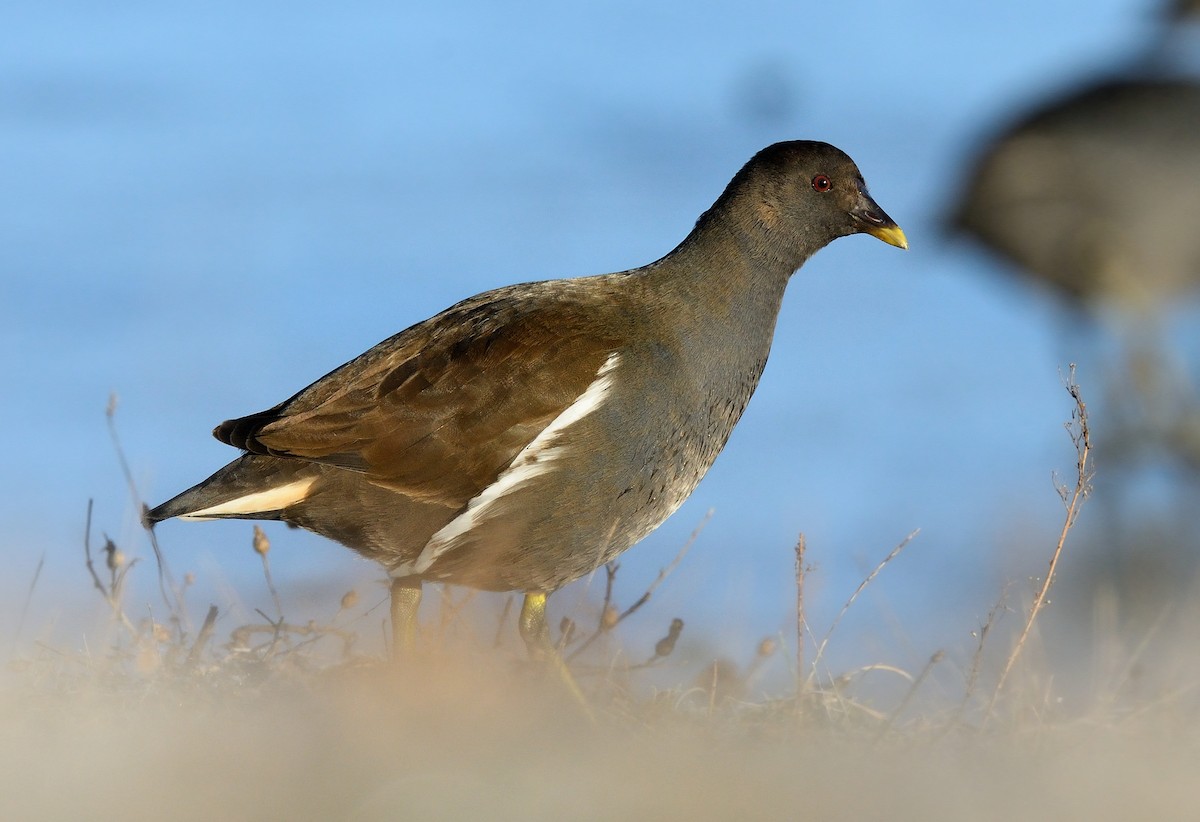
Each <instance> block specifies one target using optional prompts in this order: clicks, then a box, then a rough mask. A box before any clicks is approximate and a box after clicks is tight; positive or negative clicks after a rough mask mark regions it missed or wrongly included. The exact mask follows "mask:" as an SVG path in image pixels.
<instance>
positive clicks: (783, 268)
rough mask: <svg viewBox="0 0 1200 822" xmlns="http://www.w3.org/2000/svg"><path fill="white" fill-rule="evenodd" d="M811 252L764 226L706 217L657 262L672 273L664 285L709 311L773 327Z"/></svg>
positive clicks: (715, 314)
mask: <svg viewBox="0 0 1200 822" xmlns="http://www.w3.org/2000/svg"><path fill="white" fill-rule="evenodd" d="M705 216H706V217H707V216H708V215H705ZM811 253H812V252H811V251H808V250H807V249H805V250H803V251H797V250H796V247H795V246H794V245H788V244H784V243H781V242H778V239H777V238H775V237H772V236H771V235H770V233H769V232H767V231H764V230H761V229H757V228H751V229H744V228H742V227H741V226H737V225H730V224H729V223H728V222H726V221H724V220H706V219H703V218H702V219H701V220H700V222H698V223H697V224H696V228H695V229H694V230H693V231H692V233H691V234H690V235H688V238H687V239H686V240H684V241H683V242H682V243H680V245H679V246H678V247H677V248H676V249H675V250H674V251H672V252H671V253H670V254H668V255H667V256H666V257H664V258H663V259H662V260H660V261H659V262H658V263H656V264H655V266H656V267H659V266H661V267H662V268H663V269H664V270H663V273H664V274H666V275H667V276H666V277H663V282H661V283H660V284H659V285H660V287H663V288H667V289H671V290H678V291H679V292H680V295H681V296H683V297H686V302H687V303H688V304H689V305H693V306H695V307H696V308H697V309H699V310H700V311H701V312H703V314H705V315H706V316H709V317H711V318H713V319H718V318H720V317H723V316H727V317H729V319H731V320H733V321H737V322H746V323H750V324H757V322H761V321H766V322H768V323H769V324H770V325H771V326H772V327H773V326H774V322H775V315H776V313H777V312H778V310H779V305H780V303H781V302H782V300H783V293H784V290H785V289H786V287H787V284H788V280H789V279H790V278H791V276H792V273H793V272H794V271H795V270H796V269H797V268H799V267H800V266H801V264H803V263H804V261H805V260H806V259H807V258H808V257H809V256H810V255H811Z"/></svg>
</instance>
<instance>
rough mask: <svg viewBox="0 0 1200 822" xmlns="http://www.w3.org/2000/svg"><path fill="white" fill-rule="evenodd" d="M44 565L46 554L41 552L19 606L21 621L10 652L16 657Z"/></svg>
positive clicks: (18, 623)
mask: <svg viewBox="0 0 1200 822" xmlns="http://www.w3.org/2000/svg"><path fill="white" fill-rule="evenodd" d="M45 565H46V552H45V551H43V552H42V556H41V558H40V559H39V560H38V564H37V568H35V569H34V570H33V579H31V580H30V581H29V589H28V590H27V591H26V592H25V604H23V605H22V606H21V619H20V620H19V621H18V622H17V633H16V635H14V636H13V644H12V652H13V655H16V652H17V647H18V646H19V645H20V644H21V634H23V633H24V632H25V618H26V617H27V616H28V615H29V604H30V603H31V602H33V592H34V589H36V588H37V584H38V580H39V579H41V576H42V568H43V567H44V566H45Z"/></svg>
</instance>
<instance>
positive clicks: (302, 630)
mask: <svg viewBox="0 0 1200 822" xmlns="http://www.w3.org/2000/svg"><path fill="white" fill-rule="evenodd" d="M1067 387H1068V391H1069V392H1070V394H1071V396H1072V398H1073V401H1074V405H1075V407H1074V412H1073V417H1072V424H1071V426H1070V431H1071V438H1072V442H1073V443H1074V446H1075V449H1076V457H1077V459H1076V469H1077V470H1076V476H1075V477H1074V481H1073V482H1071V483H1068V484H1067V485H1066V486H1065V487H1064V488H1063V489H1062V495H1063V500H1064V505H1065V510H1066V515H1065V521H1064V525H1063V528H1062V530H1061V533H1060V535H1059V538H1058V541H1057V543H1056V544H1052V545H1050V546H1049V551H1050V553H1051V559H1050V561H1049V567H1048V570H1047V574H1046V576H1045V577H1044V578H1043V579H1041V580H1040V581H1038V582H1037V584H1036V586H1035V588H1034V590H1033V591H1032V597H1031V599H1030V601H1029V602H1028V603H1027V604H1025V603H1017V604H1014V605H1008V604H1007V603H1006V600H1007V599H1008V598H1007V597H1004V598H1002V599H1001V601H1000V602H998V603H997V604H996V605H995V606H994V607H993V608H992V609H991V612H990V613H989V614H988V616H987V617H986V619H985V620H984V622H983V624H982V625H981V626H980V629H979V631H978V632H977V634H976V640H977V641H976V642H975V643H974V645H973V646H972V647H969V648H966V649H962V650H961V652H960V651H959V650H958V649H949V650H940V649H939V650H937V651H935V652H933V653H932V654H931V655H930V656H929V657H928V660H927V662H925V663H924V664H923V665H922V666H921V667H920V670H917V671H916V672H915V673H912V672H909V671H905V670H902V669H900V668H898V667H896V666H893V665H886V664H882V663H874V664H869V665H862V666H861V667H859V668H858V669H855V670H850V671H842V672H836V673H835V672H834V671H831V670H829V669H828V664H827V662H826V659H827V658H828V654H827V649H828V648H829V647H830V645H831V643H832V642H836V640H837V634H836V629H837V627H838V625H839V623H840V621H841V619H842V616H843V615H844V614H845V613H846V612H847V611H848V610H849V609H850V608H851V607H852V606H853V605H854V603H855V601H856V599H857V598H858V597H859V595H860V594H861V593H862V592H863V590H864V589H865V588H866V587H867V586H868V585H870V584H872V583H873V582H874V581H875V580H876V579H877V577H879V576H880V575H881V574H883V573H884V572H885V571H886V570H887V568H888V566H889V565H890V564H891V563H893V562H895V561H897V559H898V557H899V555H900V554H901V552H902V550H903V549H904V547H905V546H906V545H908V544H909V542H910V541H911V540H912V539H913V538H914V537H915V536H916V535H915V533H914V534H911V535H909V536H908V537H907V538H905V539H904V540H903V541H902V542H900V543H899V545H898V546H897V547H895V548H894V549H892V550H891V551H890V552H889V553H887V554H886V555H885V556H884V558H883V559H882V560H881V561H880V562H879V563H878V564H877V565H876V566H875V568H874V569H873V570H872V571H871V572H870V573H869V574H868V575H867V576H866V578H865V579H864V580H863V582H862V584H861V585H859V586H858V588H857V589H856V590H854V591H853V592H852V593H851V594H850V596H849V598H848V600H847V602H846V604H845V606H844V607H843V608H842V610H841V611H840V612H839V614H838V615H837V616H836V617H835V619H834V620H832V622H831V624H830V625H829V626H828V627H827V628H826V629H825V630H824V632H823V633H820V634H818V636H820V639H819V641H818V640H817V639H816V637H815V636H814V632H813V629H812V626H811V625H810V624H809V622H808V618H807V615H806V613H805V599H804V588H805V581H806V579H807V577H808V576H809V575H810V574H811V573H812V572H811V569H810V568H809V567H808V566H807V565H806V564H805V552H806V550H809V546H807V545H806V540H805V539H804V538H803V537H801V538H800V540H799V542H798V544H797V546H796V593H797V609H796V633H797V635H796V638H795V644H794V646H791V647H788V644H787V643H784V642H783V641H782V637H780V638H767V639H765V640H763V641H762V642H760V643H759V644H758V646H757V647H756V648H755V649H754V652H753V654H752V655H751V656H750V661H749V662H748V663H747V664H745V665H744V666H741V667H738V666H736V665H734V664H732V663H730V662H728V661H724V660H722V659H720V658H718V659H716V660H714V659H713V658H712V656H711V655H709V656H707V657H704V656H703V655H702V654H701V653H700V652H697V650H696V648H698V647H699V646H698V645H695V644H693V645H691V646H690V650H689V649H685V646H686V645H687V642H688V639H687V631H686V629H685V626H684V623H683V620H682V619H681V618H675V619H673V620H672V621H671V622H670V623H669V624H668V625H664V626H661V627H659V628H652V629H650V630H651V634H650V635H648V636H647V635H641V636H638V635H630V634H628V633H627V632H625V631H617V630H616V629H617V628H618V627H619V626H621V625H622V624H625V621H626V620H627V619H628V617H630V616H631V615H632V614H634V613H635V612H637V611H638V609H640V608H641V607H642V606H643V605H644V604H645V603H646V602H647V601H648V600H649V599H650V598H651V597H652V596H653V594H654V592H655V591H656V590H657V588H658V586H660V585H661V584H663V582H664V580H665V579H667V578H668V576H669V574H670V571H671V569H672V568H673V567H674V566H675V565H676V564H678V563H679V562H680V561H682V559H683V557H684V555H685V554H686V551H687V547H688V545H690V544H691V541H692V540H694V539H695V538H696V536H697V535H698V531H697V534H693V537H692V540H689V541H688V544H687V545H685V546H684V547H683V548H682V549H681V551H680V553H679V555H678V556H677V557H676V558H675V560H674V561H673V562H672V563H671V564H670V565H669V566H668V567H667V568H664V569H663V572H662V573H661V574H659V575H658V577H657V578H655V579H654V580H652V581H651V582H650V584H649V585H646V586H644V588H634V589H633V592H632V595H627V593H628V592H624V591H622V590H621V588H622V586H623V584H624V582H625V581H624V580H623V579H622V578H621V577H620V575H619V567H618V566H617V565H615V564H613V565H610V566H609V567H607V568H606V569H605V572H604V574H605V576H604V581H605V588H604V593H603V597H602V599H600V601H598V602H595V603H592V604H591V605H590V606H588V607H584V608H582V609H581V613H580V615H578V616H576V617H574V618H570V619H564V620H563V621H562V623H561V624H560V626H559V628H560V630H559V637H558V639H559V641H560V646H561V648H562V651H563V655H564V657H565V658H567V659H568V660H570V664H571V668H572V670H573V671H574V673H575V676H576V678H577V679H578V680H579V682H580V684H581V686H582V687H583V690H584V692H585V694H586V698H587V700H588V704H589V708H590V710H589V711H588V712H585V711H584V710H582V709H581V707H580V706H579V705H578V704H577V703H576V702H575V701H574V700H573V698H572V697H571V696H570V694H568V693H567V691H566V689H564V688H563V687H562V685H561V683H560V682H559V681H558V680H557V679H555V678H554V677H553V676H546V675H545V671H544V670H543V669H542V668H540V667H537V666H534V665H531V664H529V663H526V662H524V661H523V659H522V657H521V655H520V654H519V653H518V651H517V648H516V647H515V646H516V644H517V643H516V642H515V641H514V638H515V630H514V626H513V620H514V618H515V617H514V614H513V609H512V607H511V603H512V600H511V598H509V599H507V600H504V601H503V605H502V607H500V608H499V611H500V613H499V615H498V616H499V620H498V621H499V622H500V623H501V624H500V625H499V626H497V610H496V609H493V608H492V607H491V603H481V602H480V601H479V598H478V597H476V596H475V595H474V594H472V593H471V592H467V591H461V590H449V589H448V590H445V591H444V592H443V596H442V597H441V600H440V602H438V603H437V605H436V607H435V608H434V609H433V610H436V612H437V613H436V614H434V615H433V618H432V619H429V618H428V617H429V616H430V614H429V611H428V610H427V611H426V613H425V616H426V619H425V626H424V632H423V635H422V642H421V644H420V646H419V648H418V651H417V653H416V656H415V657H414V658H413V659H411V660H408V661H407V664H405V665H403V666H396V665H391V664H388V663H387V662H386V661H385V660H384V659H383V657H382V650H381V649H382V648H384V647H386V643H385V642H383V637H380V636H370V637H369V639H370V640H371V641H367V639H368V638H367V637H364V632H366V633H367V634H372V633H373V631H374V628H373V626H375V625H376V624H378V615H377V614H376V615H374V616H372V615H371V613H372V612H371V608H372V607H373V606H372V603H370V602H364V600H368V599H370V597H360V596H359V595H358V594H357V593H356V592H347V593H346V594H345V595H344V596H343V597H342V599H341V603H340V606H339V608H338V610H337V613H336V614H335V615H333V616H332V617H331V618H326V619H320V620H311V621H308V620H295V619H294V617H293V619H292V620H289V619H285V616H284V608H283V606H282V604H281V601H280V597H279V595H278V592H277V591H276V590H275V586H274V583H273V580H272V579H271V576H270V565H269V562H268V557H269V553H270V543H269V542H268V541H267V539H266V537H265V535H262V534H261V532H259V531H257V530H255V531H253V532H252V536H251V537H250V539H249V542H250V543H251V545H252V547H253V550H255V551H256V552H257V553H258V555H259V556H260V557H261V559H262V564H263V572H264V578H265V581H266V584H267V586H268V589H269V591H270V593H271V596H272V602H273V604H274V607H275V614H274V615H273V616H269V615H267V614H265V613H262V612H259V617H261V621H255V622H248V623H245V624H240V625H230V624H228V615H225V614H219V613H218V611H217V609H216V607H215V606H214V607H211V608H209V609H208V610H207V612H206V614H205V617H204V619H203V620H202V621H200V624H199V626H198V627H195V626H194V625H193V624H192V618H191V617H190V616H189V614H188V611H187V607H186V602H187V593H188V590H189V588H190V586H191V584H192V582H193V580H192V578H191V577H190V576H187V577H184V578H183V580H182V581H181V582H179V583H176V582H175V581H174V580H173V579H172V576H171V574H170V573H169V571H168V570H167V569H165V566H160V569H159V580H160V586H159V592H158V593H159V596H160V598H161V608H162V609H163V610H162V614H163V616H161V617H158V618H156V617H154V616H153V614H152V613H150V611H149V610H147V611H146V613H147V614H148V615H147V616H145V617H142V618H135V617H133V616H131V612H130V610H129V607H128V604H127V601H126V600H127V598H128V593H127V588H128V585H127V583H128V580H129V578H130V575H131V573H134V563H133V562H131V561H127V560H126V559H125V558H124V555H123V552H122V551H121V550H120V548H119V547H118V546H116V545H115V544H114V543H113V542H112V541H111V540H109V539H107V538H104V544H103V547H102V548H101V549H99V553H97V552H96V551H94V550H93V544H94V543H93V533H92V531H93V528H92V524H91V521H90V520H91V516H90V511H89V524H88V529H87V533H86V535H85V537H84V554H85V563H86V566H87V568H88V570H89V572H90V574H91V580H92V583H93V585H94V587H95V588H96V589H97V591H98V592H99V594H100V596H101V597H102V599H103V601H104V603H105V608H106V610H107V612H108V613H109V614H110V615H111V619H110V625H109V628H108V637H107V639H105V640H104V642H103V644H102V645H99V646H94V647H91V648H89V647H84V648H82V649H72V650H66V649H63V648H59V647H52V646H48V645H44V644H35V645H33V646H32V647H31V648H30V649H27V650H25V651H24V652H22V653H21V654H17V655H14V657H13V659H12V660H11V661H10V664H9V666H8V673H7V676H6V678H5V680H4V683H3V687H2V689H0V715H2V716H3V720H4V727H5V734H4V736H3V742H2V743H0V814H2V815H3V817H4V818H10V819H17V818H22V819H25V818H29V819H33V818H37V819H74V818H80V817H84V816H86V817H88V818H100V819H109V818H112V819H116V818H120V819H142V818H146V819H150V818H153V819H160V818H179V819H191V818H196V819H200V818H204V819H211V818H232V819H282V818H287V819H292V818H297V819H393V818H404V819H409V818H412V819H424V818H447V819H518V818H519V819H522V820H529V819H530V818H546V819H562V818H570V819H593V818H594V819H610V818H626V817H632V816H637V817H646V818H667V819H674V818H679V819H683V818H686V819H689V820H694V819H730V818H745V817H750V818H761V819H777V818H797V817H801V818H836V819H855V818H888V819H896V818H898V819H909V818H911V819H921V820H939V819H947V820H961V819H968V818H969V819H980V820H989V819H1011V818H1014V817H1020V818H1026V819H1051V818H1056V819H1057V818H1089V819H1096V820H1102V819H1122V820H1124V819H1130V818H1164V819H1183V818H1195V817H1196V816H1197V815H1200V795H1198V794H1197V793H1196V791H1195V790H1194V787H1193V782H1194V777H1195V774H1196V773H1197V772H1200V771H1198V768H1200V735H1198V734H1197V729H1198V727H1200V726H1198V725H1197V724H1196V722H1195V720H1196V715H1195V708H1196V699H1195V697H1196V683H1197V682H1198V681H1200V679H1198V678H1197V671H1196V669H1195V665H1194V664H1192V660H1190V659H1189V658H1188V657H1187V652H1189V651H1190V649H1191V646H1192V644H1193V641H1192V639H1190V637H1188V635H1187V634H1186V633H1185V632H1186V631H1187V630H1188V629H1189V628H1190V625H1191V624H1192V622H1193V620H1190V619H1188V618H1185V616H1184V615H1183V614H1182V613H1175V614H1174V616H1175V617H1176V623H1177V624H1178V626H1179V629H1178V630H1179V631H1180V633H1179V634H1178V636H1179V637H1184V638H1185V641H1182V642H1180V641H1176V642H1171V641H1170V640H1171V639H1172V631H1173V628H1172V625H1171V624H1168V619H1167V611H1166V610H1164V616H1163V618H1162V620H1160V621H1159V622H1157V623H1156V624H1155V625H1154V626H1152V629H1151V630H1150V631H1148V632H1147V633H1146V635H1145V636H1143V637H1141V638H1140V639H1139V640H1138V641H1136V642H1135V643H1133V645H1132V647H1130V648H1129V649H1128V650H1127V651H1125V652H1124V653H1123V656H1121V657H1120V659H1121V660H1122V664H1116V665H1113V666H1111V667H1112V675H1111V677H1110V678H1109V680H1108V682H1107V685H1105V687H1103V688H1100V689H1098V690H1097V692H1096V693H1097V698H1096V699H1094V700H1092V701H1091V702H1090V703H1089V704H1087V705H1086V706H1084V707H1083V708H1073V709H1066V708H1064V707H1063V704H1062V693H1063V692H1062V690H1061V689H1060V688H1059V687H1058V685H1057V683H1056V675H1057V674H1058V671H1057V670H1056V668H1055V665H1054V663H1053V660H1052V659H1049V658H1048V657H1047V655H1046V652H1045V648H1044V645H1043V642H1042V637H1041V631H1040V630H1039V628H1040V626H1041V624H1042V622H1043V621H1044V613H1045V607H1046V605H1047V604H1048V602H1049V592H1050V590H1051V586H1052V584H1053V582H1054V579H1055V574H1056V571H1057V568H1058V563H1059V559H1060V558H1061V556H1062V555H1063V552H1064V546H1065V545H1066V543H1067V538H1068V535H1069V534H1070V532H1071V530H1072V528H1073V527H1074V525H1075V523H1076V521H1077V518H1078V516H1079V511H1080V505H1081V504H1082V502H1083V500H1084V498H1085V497H1086V494H1087V490H1088V488H1089V484H1090V466H1089V459H1088V457H1089V453H1090V447H1091V446H1090V436H1089V431H1088V419H1087V409H1086V406H1085V404H1084V402H1083V399H1082V397H1081V395H1080V392H1079V389H1078V386H1076V385H1075V383H1074V380H1073V379H1071V380H1069V381H1068V386H1067ZM110 424H111V414H110ZM112 430H113V432H114V438H115V427H114V428H113V429H112ZM117 445H118V448H119V442H118V443H117ZM130 488H131V493H132V494H133V495H134V496H135V498H136V496H137V489H136V487H134V486H133V484H132V481H130ZM702 525H703V523H701V526H702ZM155 547H156V550H157V546H155ZM100 559H102V560H103V569H101V568H100V567H99V563H98V560H100ZM137 572H138V573H145V570H144V569H138V571H137ZM35 586H36V576H35V578H34V581H33V582H32V583H31V585H30V591H29V596H30V598H32V596H33V594H34V588H35ZM639 591H640V593H638V592H639ZM618 601H630V602H632V603H633V604H632V605H631V606H629V607H627V608H625V609H624V610H621V609H619V608H618V606H617V604H616V603H617V602H618ZM139 610H141V609H140V608H139ZM1009 614H1014V615H1015V616H1016V617H1018V618H1019V621H1018V625H1019V627H1018V628H1016V629H1014V630H1013V632H1012V633H1011V634H1006V633H1005V631H1006V630H1007V625H1006V616H1007V615H1009ZM581 626H590V627H581ZM1001 629H1004V630H1001ZM643 634H644V632H643ZM1151 646H1153V647H1154V648H1157V649H1160V650H1161V649H1162V648H1164V647H1167V648H1170V647H1175V648H1177V649H1178V648H1182V649H1184V650H1185V652H1184V653H1183V654H1179V655H1176V658H1174V659H1172V658H1171V656H1170V655H1169V654H1167V655H1164V654H1162V653H1156V652H1154V651H1152V650H1151ZM806 647H811V648H812V649H813V652H812V659H811V660H806V658H805V656H806V654H805V648H806ZM1173 663H1178V664H1177V665H1176V666H1175V667H1168V666H1169V664H1173ZM781 670H788V671H790V675H788V676H783V677H779V676H778V674H779V673H780V671H781ZM772 671H774V674H775V677H774V679H772V680H770V681H771V682H773V683H775V684H772V685H766V684H764V683H765V682H767V681H768V680H769V679H770V676H771V675H772ZM868 677H870V678H872V679H874V678H879V677H887V678H889V679H890V680H892V681H893V682H894V683H895V687H893V688H890V689H884V690H883V691H882V692H881V691H879V690H878V689H869V688H866V687H863V685H864V682H865V680H866V679H867V678H868ZM664 683H665V684H664ZM947 683H950V684H949V686H948V685H947ZM935 685H936V687H935ZM589 713H591V714H594V715H595V717H596V719H595V721H591V720H589V718H588V714H589Z"/></svg>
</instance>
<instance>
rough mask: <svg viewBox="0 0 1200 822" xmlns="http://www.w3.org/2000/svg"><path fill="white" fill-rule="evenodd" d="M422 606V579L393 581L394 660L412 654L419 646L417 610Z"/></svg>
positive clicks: (410, 578) (408, 578) (401, 578)
mask: <svg viewBox="0 0 1200 822" xmlns="http://www.w3.org/2000/svg"><path fill="white" fill-rule="evenodd" d="M420 606H421V578H420V577H396V578H394V579H393V580H392V659H393V660H396V659H400V658H401V657H403V656H405V655H406V654H410V653H411V652H412V650H413V648H415V647H416V644H417V610H418V609H419V608H420Z"/></svg>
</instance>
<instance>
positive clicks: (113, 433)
mask: <svg viewBox="0 0 1200 822" xmlns="http://www.w3.org/2000/svg"><path fill="white" fill-rule="evenodd" d="M116 415H117V395H116V394H115V393H113V394H109V395H108V405H107V406H106V407H105V409H104V417H105V419H106V420H107V422H108V435H109V437H110V438H111V439H112V444H113V449H114V450H115V451H116V452H117V462H118V463H120V465H121V473H122V474H123V475H124V476H125V484H126V485H127V486H128V487H129V496H130V499H132V500H133V507H134V509H135V510H137V511H141V512H142V514H143V515H142V517H141V520H142V526H143V527H144V528H145V529H146V532H147V533H148V534H149V535H150V547H151V549H153V551H154V561H155V563H156V565H157V566H158V592H159V594H161V595H162V600H163V603H164V604H165V605H166V606H167V609H168V610H169V611H171V612H172V613H174V614H178V615H179V618H180V619H181V620H184V619H187V614H186V613H185V612H184V611H183V607H182V605H181V603H180V600H179V589H178V588H177V587H176V585H175V580H174V579H173V578H172V577H171V569H170V568H168V567H167V560H166V557H164V556H163V553H162V550H160V549H159V547H158V537H157V536H155V534H154V528H153V526H151V525H150V524H149V523H148V522H147V521H146V517H145V512H146V510H147V509H146V503H145V502H144V501H143V500H142V495H141V493H140V492H139V491H138V487H137V482H136V481H135V480H134V479H133V471H131V470H130V468H129V460H127V459H126V458H125V449H124V447H123V446H122V445H121V437H120V435H119V434H118V433H117V420H116ZM168 587H170V589H171V591H172V593H174V594H175V601H174V603H172V601H171V598H170V597H168V596H167V588H168Z"/></svg>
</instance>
